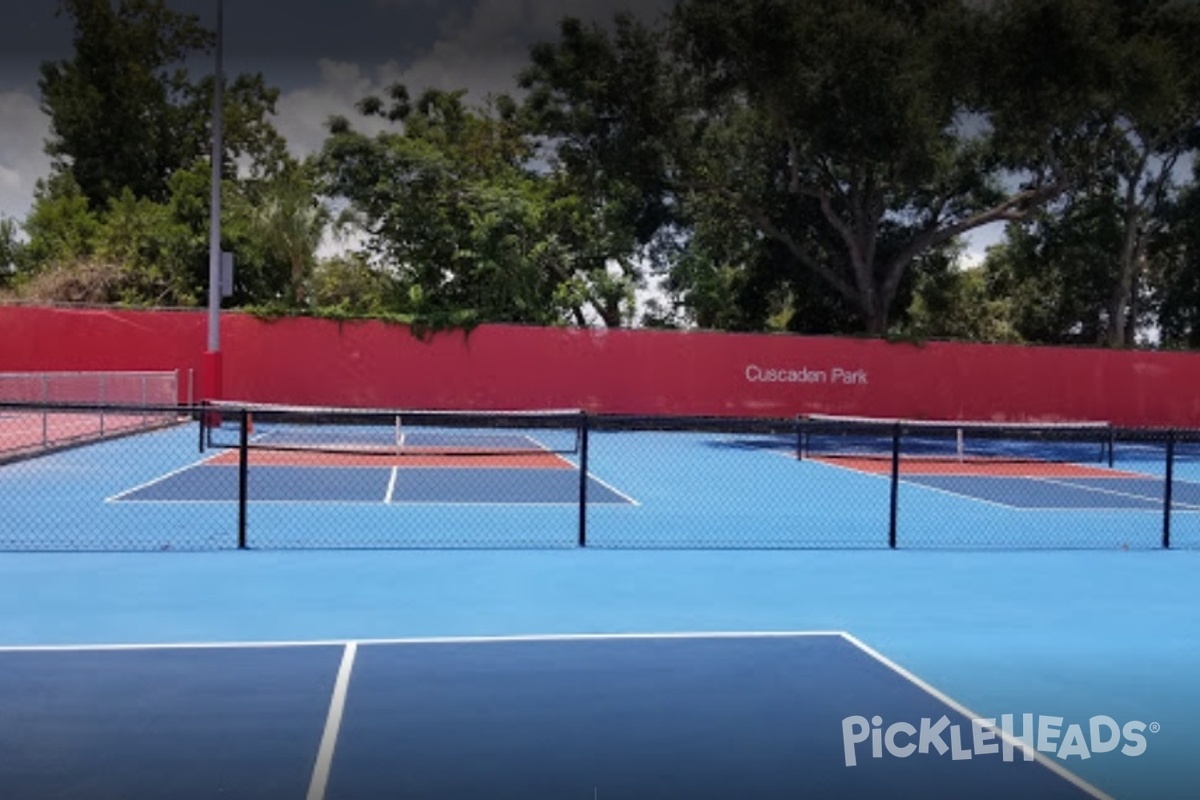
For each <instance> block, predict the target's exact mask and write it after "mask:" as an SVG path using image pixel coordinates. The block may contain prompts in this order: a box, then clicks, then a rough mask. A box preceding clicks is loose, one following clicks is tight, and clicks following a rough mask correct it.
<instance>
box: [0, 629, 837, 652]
mask: <svg viewBox="0 0 1200 800" xmlns="http://www.w3.org/2000/svg"><path fill="white" fill-rule="evenodd" d="M822 636H826V637H845V636H847V634H846V633H845V632H844V631H836V630H829V631H699V632H697V631H674V632H665V633H547V634H514V635H509V636H415V637H405V638H394V639H386V638H385V639H311V640H300V639H293V640H280V641H243V642H159V643H134V644H46V645H0V653H60V652H62V653H90V652H109V651H113V652H125V651H143V650H260V649H268V650H274V649H283V648H290V647H297V648H299V647H345V646H346V645H349V644H355V645H358V646H360V647H363V646H368V645H438V644H451V645H455V644H505V643H509V642H597V641H599V642H603V641H626V640H642V639H652V640H653V639H662V640H675V639H787V638H797V639H799V638H817V637H822Z"/></svg>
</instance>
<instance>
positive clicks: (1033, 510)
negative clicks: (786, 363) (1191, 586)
mask: <svg viewBox="0 0 1200 800" xmlns="http://www.w3.org/2000/svg"><path fill="white" fill-rule="evenodd" d="M803 461H806V462H809V463H813V462H815V463H817V464H820V465H821V466H823V467H830V468H832V469H837V470H841V471H843V472H851V473H853V474H855V475H865V476H867V477H871V478H879V479H881V480H886V481H889V482H890V481H891V479H892V476H891V475H890V474H883V473H879V472H864V471H863V470H858V469H855V468H853V467H843V466H842V465H840V464H832V463H829V462H828V461H822V460H820V459H804V460H803ZM802 463H803V462H802ZM929 477H938V476H934V475H931V476H929ZM946 477H962V478H979V479H981V480H991V479H994V478H1003V479H1007V480H1028V481H1042V482H1044V483H1058V481H1056V480H1054V479H1052V478H1037V477H1034V476H1032V475H959V476H953V475H951V476H946ZM900 483H901V484H904V485H906V486H911V487H914V488H917V489H924V490H925V491H927V492H934V493H935V494H943V495H946V496H948V497H955V498H959V499H961V500H970V501H972V502H975V503H979V504H981V505H985V506H992V507H993V508H1003V509H1004V510H1006V511H1018V512H1020V513H1022V514H1039V513H1041V512H1043V511H1053V512H1056V513H1061V512H1068V513H1079V512H1081V511H1082V512H1095V511H1103V512H1104V513H1105V514H1114V513H1125V514H1130V513H1132V514H1160V513H1162V507H1161V505H1159V506H1148V507H1146V508H1130V507H1128V506H1118V507H1107V506H1014V505H1009V504H1008V503H1001V502H1000V501H998V500H988V499H986V498H983V497H978V496H976V495H973V494H963V493H962V492H956V491H954V490H952V489H946V488H943V487H940V486H930V485H928V484H925V483H921V482H920V481H918V480H914V479H912V478H905V477H903V476H901V478H900ZM1059 485H1061V486H1064V487H1067V488H1071V489H1082V490H1085V491H1088V490H1089V487H1087V486H1080V485H1079V484H1075V483H1068V482H1063V483H1061V484H1059ZM1091 491H1095V492H1098V493H1105V494H1114V495H1121V494H1122V493H1120V492H1116V491H1113V490H1111V489H1094V490H1091ZM1123 496H1126V497H1129V498H1133V499H1138V500H1146V501H1147V502H1150V501H1152V500H1154V498H1150V497H1144V496H1142V495H1135V494H1131V495H1123ZM1171 510H1172V512H1176V511H1177V512H1179V513H1189V512H1192V511H1200V505H1189V504H1185V503H1180V502H1178V501H1172V503H1171Z"/></svg>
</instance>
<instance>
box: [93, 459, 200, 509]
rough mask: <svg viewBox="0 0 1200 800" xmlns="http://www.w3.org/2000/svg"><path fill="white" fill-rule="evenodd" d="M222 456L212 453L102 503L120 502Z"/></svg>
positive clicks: (119, 493) (148, 501)
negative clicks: (130, 495)
mask: <svg viewBox="0 0 1200 800" xmlns="http://www.w3.org/2000/svg"><path fill="white" fill-rule="evenodd" d="M222 455H223V454H222V453H213V454H212V455H211V456H205V457H204V458H201V459H199V460H198V461H193V462H192V463H190V464H185V465H183V466H182V467H180V468H179V469H173V470H171V471H170V472H168V473H166V474H163V475H159V476H158V477H157V478H155V479H154V480H149V481H146V482H145V483H140V484H138V485H137V486H134V487H133V488H131V489H126V490H125V491H123V492H118V493H117V494H114V495H112V496H110V497H106V498H104V502H106V503H115V502H121V498H123V497H125V495H127V494H133V493H134V492H140V491H141V490H142V489H148V488H149V487H151V486H154V485H155V484H159V483H162V482H163V481H165V480H168V479H169V478H173V477H175V476H176V475H181V474H183V473H184V472H187V471H188V470H189V469H194V468H195V467H202V466H204V465H205V464H207V463H208V462H209V461H212V460H213V459H215V458H220V457H221V456H222ZM124 502H131V501H124ZM132 502H142V503H153V502H163V501H155V500H139V501H132ZM167 502H177V501H167Z"/></svg>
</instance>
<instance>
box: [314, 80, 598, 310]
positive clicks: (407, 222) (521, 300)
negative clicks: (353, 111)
mask: <svg viewBox="0 0 1200 800" xmlns="http://www.w3.org/2000/svg"><path fill="white" fill-rule="evenodd" d="M361 107H362V109H363V110H364V111H366V112H369V113H372V114H376V115H379V116H383V117H385V118H388V119H391V120H393V121H397V122H400V123H402V130H401V131H400V132H393V131H386V132H384V133H380V134H378V135H377V136H374V137H370V136H367V135H364V134H361V133H358V132H356V131H354V130H353V129H352V128H351V127H350V125H349V123H348V122H346V121H345V120H341V121H335V123H334V125H333V126H332V129H331V130H332V135H331V136H330V138H329V140H328V141H327V142H326V146H325V148H324V152H323V153H322V156H321V159H320V166H321V167H322V169H323V172H324V174H325V175H326V176H327V184H326V186H325V188H324V191H325V192H327V193H328V194H329V195H331V196H334V197H338V198H344V199H345V200H347V201H349V203H350V204H351V211H352V214H353V216H354V218H355V219H356V220H357V224H358V225H359V227H360V229H361V230H363V231H364V232H365V233H366V235H367V241H366V250H367V253H368V254H369V255H370V258H371V260H372V261H374V262H377V263H379V264H381V265H383V266H385V267H386V268H387V269H388V271H389V273H390V274H392V275H393V276H394V278H395V281H396V283H397V285H398V286H399V287H401V289H402V292H403V294H404V297H405V302H404V304H403V310H404V311H405V312H406V313H411V314H412V315H413V316H414V317H415V318H417V319H421V320H425V321H428V323H429V324H430V325H432V326H434V327H439V326H443V325H461V324H464V323H475V322H484V321H488V322H520V323H535V324H547V323H555V322H558V321H560V320H562V319H564V317H565V315H567V314H570V313H571V311H572V310H571V309H569V308H564V307H563V306H562V305H560V303H561V301H562V300H563V299H564V297H565V295H564V294H563V293H562V292H561V291H560V287H561V286H562V285H563V284H564V283H568V282H569V281H570V280H571V279H572V278H573V277H574V276H573V275H572V274H571V273H570V270H569V268H566V267H565V262H564V259H563V256H564V248H563V247H562V245H561V243H560V242H559V241H558V240H557V239H556V238H555V236H554V235H553V234H554V233H555V229H554V228H553V227H552V223H551V219H552V216H553V214H554V213H557V211H561V207H559V209H558V210H557V211H556V210H555V208H554V206H553V199H554V198H553V195H552V188H553V187H552V184H551V182H550V181H549V180H547V179H546V178H545V177H543V176H541V175H540V174H538V173H536V172H534V171H531V170H529V169H527V168H526V164H525V162H526V160H527V158H528V156H529V147H528V143H527V142H526V140H525V138H524V137H523V136H522V133H521V131H520V129H519V128H518V126H517V125H516V123H515V120H514V119H513V118H512V117H511V114H509V113H505V112H503V111H501V113H499V114H496V113H491V112H489V111H487V110H483V111H477V110H475V109H472V108H469V107H467V106H466V105H465V104H464V103H463V101H462V93H447V92H439V91H429V92H426V93H424V94H423V95H421V96H420V97H419V98H418V99H417V100H416V101H415V102H412V101H410V100H409V97H408V93H407V91H406V90H404V89H403V87H395V88H394V89H393V90H392V103H391V105H390V106H387V105H385V104H384V102H383V101H382V100H380V99H377V98H376V99H371V98H368V99H367V100H365V101H364V102H363V103H362V105H361ZM510 111H511V108H510Z"/></svg>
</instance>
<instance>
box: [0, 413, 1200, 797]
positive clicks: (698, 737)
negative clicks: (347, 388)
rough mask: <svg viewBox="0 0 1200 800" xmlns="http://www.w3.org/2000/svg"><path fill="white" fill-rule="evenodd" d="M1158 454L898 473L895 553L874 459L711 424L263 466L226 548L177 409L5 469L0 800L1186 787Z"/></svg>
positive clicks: (1186, 744)
mask: <svg viewBox="0 0 1200 800" xmlns="http://www.w3.org/2000/svg"><path fill="white" fill-rule="evenodd" d="M1158 455H1159V454H1158V453H1155V452H1144V453H1137V454H1134V455H1125V456H1123V457H1122V458H1119V459H1118V463H1117V464H1116V466H1115V468H1113V469H1109V468H1107V467H1105V466H1104V465H1089V466H1087V467H1086V468H1084V467H1080V468H1077V469H1075V468H1072V469H1067V468H1065V467H1062V466H1056V467H1052V468H1050V467H1047V468H1035V469H1032V470H1031V471H1030V472H1029V473H1028V474H1010V473H1011V472H1013V470H1007V471H1006V472H1005V473H1004V474H952V473H949V474H919V473H911V474H904V475H903V481H902V482H901V484H900V487H899V506H898V530H899V542H900V546H899V548H898V549H897V550H895V551H892V550H888V549H887V548H886V544H885V542H886V525H887V519H888V511H889V500H890V496H889V482H888V480H887V479H886V476H883V475H881V474H878V473H875V472H871V471H869V470H867V469H855V468H847V467H846V466H844V465H839V464H833V463H820V462H815V461H801V460H797V459H796V458H794V457H790V456H789V454H788V453H787V452H786V448H782V449H781V448H779V447H777V446H774V444H773V443H772V442H771V441H769V440H763V441H759V442H756V441H753V440H752V439H747V438H746V437H733V436H721V435H717V434H707V433H662V432H659V433H651V432H644V433H637V434H629V433H618V432H595V433H594V434H593V436H592V439H591V449H590V460H589V462H588V470H587V473H586V474H582V473H581V470H580V468H579V467H580V461H579V458H578V456H577V455H574V454H570V453H564V454H552V455H550V454H547V455H543V456H536V457H534V459H533V460H532V461H520V460H518V461H513V462H512V463H509V462H506V461H503V460H495V459H493V460H491V461H488V462H486V463H484V462H480V461H471V460H469V459H468V460H463V461H458V460H451V461H447V462H438V461H436V460H433V461H427V460H422V459H420V458H416V459H407V460H404V461H395V460H392V461H389V460H386V459H383V460H379V461H378V462H377V463H376V462H372V461H370V459H365V458H350V459H343V460H340V461H339V460H334V461H326V460H323V459H320V458H307V457H300V456H295V455H293V456H289V457H288V458H287V459H282V458H280V459H275V458H274V457H271V458H266V457H260V456H256V457H255V459H260V460H252V461H251V464H250V469H249V473H248V489H249V502H248V504H247V508H246V509H244V510H245V512H246V514H247V520H248V530H249V535H250V543H251V547H250V548H249V549H248V550H245V551H240V550H235V549H234V547H235V543H236V526H237V521H238V511H239V509H238V503H237V502H236V498H237V474H236V469H233V468H232V467H231V464H230V463H229V458H230V454H229V452H228V451H221V450H217V451H210V452H205V453H200V452H198V448H197V446H196V430H195V428H194V427H193V426H190V425H181V426H179V427H178V428H173V429H169V430H160V431H155V432H152V433H145V434H139V435H137V436H131V437H126V438H122V439H116V440H112V441H107V442H101V443H97V444H94V445H88V446H84V447H78V448H75V449H71V450H64V451H61V452H56V453H52V454H47V455H43V456H39V457H36V458H30V459H24V460H21V461H14V462H11V463H7V464H3V465H0V608H3V609H4V613H3V614H0V798H22V799H24V798H30V800H33V799H36V800H41V798H48V797H54V798H80V799H82V798H114V799H115V798H129V799H130V800H136V799H137V798H175V797H184V798H189V797H195V798H199V797H205V798H209V797H221V798H239V799H240V798H247V800H249V799H250V798H256V799H264V800H274V799H275V798H293V797H294V798H298V799H299V798H304V799H305V800H317V798H377V797H379V798H401V797H404V798H407V797H415V798H450V799H452V800H459V798H481V800H482V799H483V798H509V797H511V798H516V797H520V798H530V799H531V800H541V799H542V798H546V799H547V800H549V798H581V800H589V798H590V800H600V798H625V799H629V800H632V799H633V798H639V799H640V798H660V797H681V798H682V797H687V798H695V797H701V798H703V797H713V798H716V797H721V798H732V797H737V798H742V797H744V798H788V800H793V799H794V798H799V797H816V798H840V797H848V798H857V797H878V798H908V797H911V798H935V799H937V798H943V797H947V798H949V797H954V798H959V797H962V798H967V797H970V798H975V797H985V798H990V797H996V798H1000V797H1020V798H1040V797H1050V798H1053V797H1072V798H1074V797H1111V798H1122V799H1124V798H1129V799H1130V800H1142V798H1145V799H1146V800H1177V799H1178V800H1183V799H1184V798H1194V797H1195V796H1196V792H1195V789H1194V787H1195V786H1197V785H1200V760H1197V759H1196V758H1195V754H1196V753H1197V752H1200V688H1198V684H1197V680H1196V676H1197V675H1200V603H1198V602H1197V601H1196V590H1195V587H1196V575H1197V570H1198V569H1200V549H1198V546H1200V515H1198V514H1196V513H1194V511H1195V510H1196V509H1197V507H1200V489H1198V487H1200V461H1197V460H1185V461H1181V462H1180V463H1179V464H1178V465H1177V467H1176V471H1175V479H1176V480H1175V482H1174V485H1173V495H1172V500H1173V511H1174V512H1175V513H1174V517H1173V519H1172V525H1173V529H1172V537H1173V541H1174V542H1175V543H1176V549H1172V550H1162V549H1160V544H1159V543H1160V542H1161V537H1162V535H1163V522H1164V521H1163V513H1162V511H1163V509H1162V504H1161V498H1162V492H1163V489H1164V486H1165V484H1164V481H1163V471H1162V464H1161V461H1160V459H1159V458H1158ZM522 458H524V457H522ZM1018 471H1019V470H1018ZM581 479H582V480H583V481H584V482H585V483H586V486H587V497H588V508H587V525H588V543H589V547H588V548H586V549H581V548H579V547H577V545H576V536H577V533H578V526H579V521H580V514H579V509H578V508H577V506H576V502H575V501H576V499H577V494H576V493H577V491H578V487H579V486H580V482H581ZM16 551H24V552H16ZM29 551H47V552H29ZM1006 715H1009V716H1010V718H1011V719H1012V720H1013V723H1014V724H1013V725H1012V726H1011V736H1010V735H1009V734H1005V735H1003V736H1002V735H999V734H996V735H990V734H993V733H994V729H993V728H992V727H990V725H989V724H987V722H988V721H991V722H992V723H995V724H997V725H999V726H1000V727H1003V724H1002V721H1003V719H1004V718H1005V716H1006ZM943 717H944V718H945V721H944V722H943V721H942V720H943ZM1026 718H1028V721H1029V722H1028V724H1025V720H1026ZM976 720H979V721H980V722H979V723H978V724H976ZM908 726H911V730H912V731H915V733H914V732H910V727H908ZM923 727H924V730H925V736H924V739H925V745H926V746H925V747H924V749H925V751H926V752H920V750H921V740H922V734H921V731H922V728H923ZM1114 731H1116V732H1118V733H1119V738H1117V733H1114ZM1024 734H1030V736H1031V738H1032V741H1033V750H1034V751H1035V752H1036V758H1035V759H1034V760H1031V761H1025V760H1024V758H1023V752H1024V751H1023V750H1022V749H1021V748H1020V747H1019V746H1018V745H1016V744H1014V738H1019V737H1020V736H1022V735H1024ZM977 739H978V741H977ZM848 743H849V744H848ZM910 744H916V745H917V748H918V749H917V751H916V752H912V753H911V754H908V750H907V745H910ZM943 746H944V747H945V752H942V747H943ZM993 746H994V747H995V748H997V751H995V752H993V751H991V748H992V747H993ZM848 747H849V748H850V749H849V753H850V754H851V755H852V756H853V760H854V764H853V765H852V766H851V765H848V763H847V762H848V755H847V754H848V750H847V748H848ZM1006 748H1007V749H1008V750H1009V751H1010V754H1011V755H1012V758H1010V759H1008V760H1006V759H1005V750H1006ZM893 751H894V752H893ZM876 753H878V754H879V755H878V757H876ZM901 753H905V754H904V755H901ZM968 753H969V755H970V757H967V755H968Z"/></svg>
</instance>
